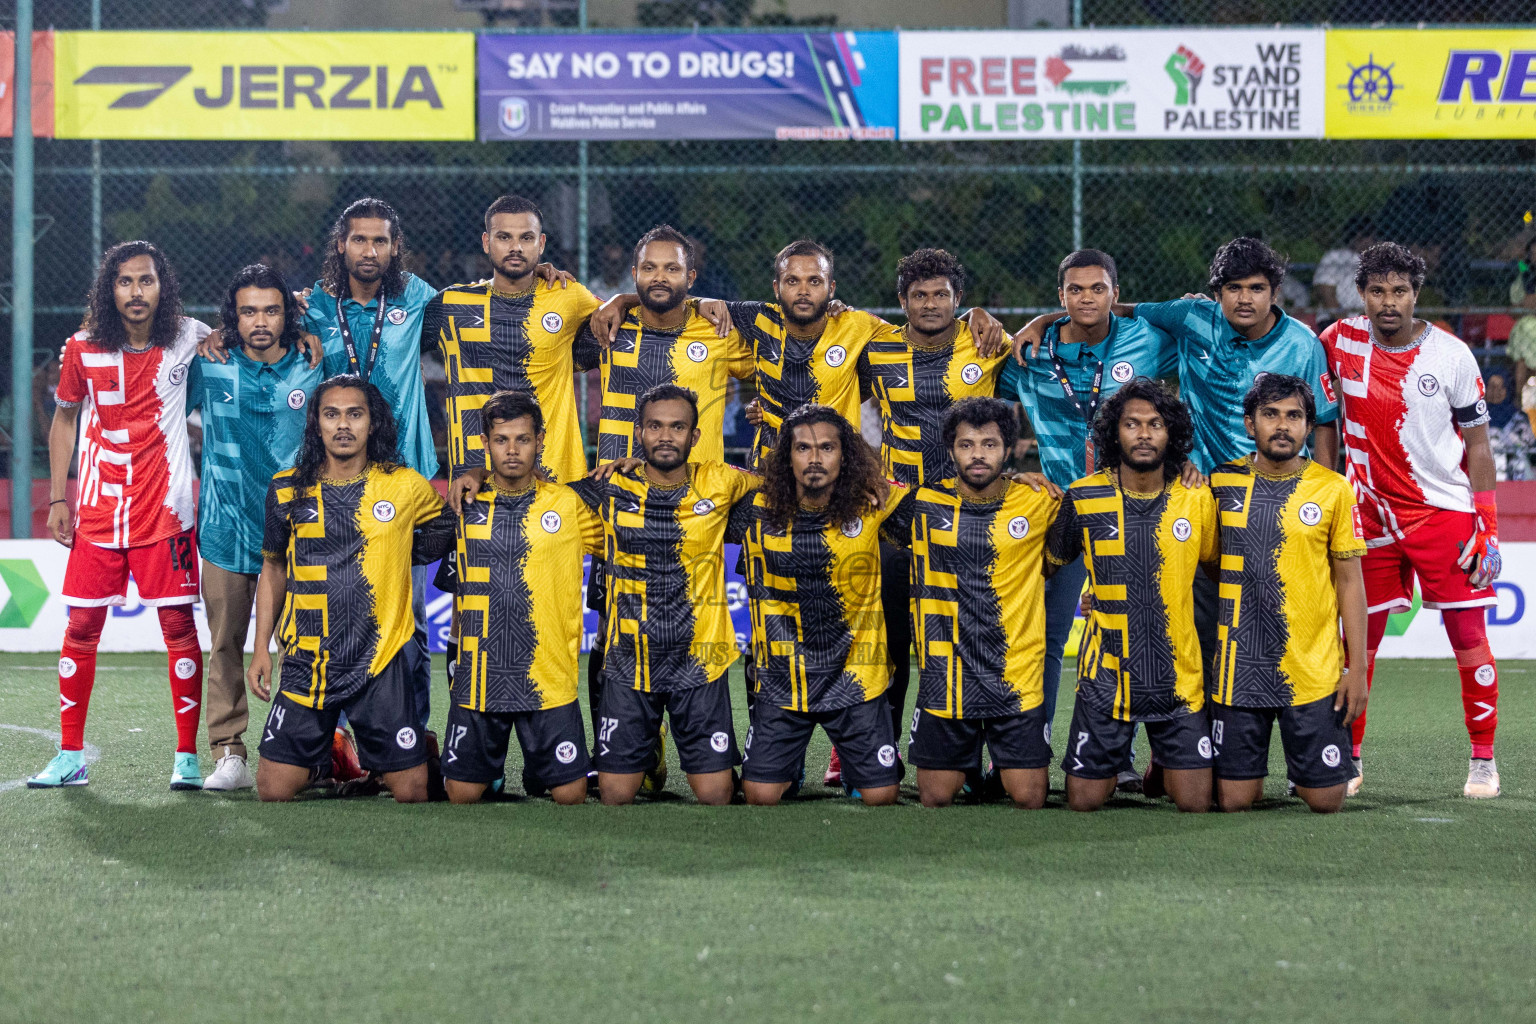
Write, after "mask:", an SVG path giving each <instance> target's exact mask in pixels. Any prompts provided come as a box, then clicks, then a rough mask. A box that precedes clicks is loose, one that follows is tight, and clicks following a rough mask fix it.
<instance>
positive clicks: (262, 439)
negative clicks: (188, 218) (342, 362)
mask: <svg viewBox="0 0 1536 1024" xmlns="http://www.w3.org/2000/svg"><path fill="white" fill-rule="evenodd" d="M222 325H223V326H222V329H223V330H224V331H227V332H229V333H230V334H231V335H233V336H235V337H238V338H239V346H238V347H236V348H232V349H231V350H230V352H229V360H228V361H227V362H224V363H219V362H215V361H213V360H210V359H203V358H198V359H196V360H194V361H193V363H192V370H191V377H190V380H189V383H188V385H187V409H188V411H190V410H192V409H201V410H202V413H203V463H202V485H203V486H202V492H201V500H200V501H199V502H198V508H197V534H198V547H199V548H200V549H201V551H202V556H203V567H202V568H203V600H204V601H205V602H206V604H207V608H208V632H209V633H210V634H211V640H210V644H209V654H208V657H209V664H208V697H207V702H208V746H209V749H211V750H212V751H213V752H214V754H215V755H216V756H217V757H218V767H217V768H216V769H215V770H214V772H213V774H212V775H210V776H208V778H207V779H206V780H205V781H204V782H203V788H204V789H219V790H228V789H249V788H251V787H252V786H254V785H255V784H256V780H255V777H254V776H253V775H252V774H251V770H250V768H249V767H247V764H246V749H245V727H246V725H247V724H248V722H249V716H248V713H247V708H246V698H245V637H246V634H247V633H248V632H249V631H250V627H251V605H252V603H253V602H254V601H255V599H256V580H257V577H258V575H259V574H260V572H261V539H262V533H263V530H264V525H265V524H264V518H265V508H266V498H267V488H268V486H269V485H270V484H271V482H272V477H273V476H274V475H275V474H276V473H277V472H278V471H279V470H282V469H287V468H288V467H289V466H292V465H293V458H294V455H295V454H297V452H298V448H299V441H300V440H302V439H303V437H304V407H305V404H306V403H307V402H308V400H309V393H310V392H311V391H313V390H314V389H315V386H316V385H317V384H319V383H320V370H319V368H318V367H312V366H310V365H309V361H308V360H307V359H306V358H305V356H304V353H303V352H301V351H300V350H299V346H298V341H299V334H300V330H301V328H300V324H299V310H298V304H297V303H296V302H295V301H294V298H293V294H292V293H291V292H290V291H289V290H288V286H287V284H286V283H284V281H283V278H282V275H281V274H279V273H278V272H277V271H275V270H273V269H272V268H270V267H266V266H263V265H261V264H259V263H258V264H252V265H251V266H248V267H244V268H242V269H241V270H240V272H239V273H237V274H236V275H235V279H234V280H233V281H231V282H230V285H229V290H228V291H227V292H226V293H225V297H224V310H223V321H222Z"/></svg>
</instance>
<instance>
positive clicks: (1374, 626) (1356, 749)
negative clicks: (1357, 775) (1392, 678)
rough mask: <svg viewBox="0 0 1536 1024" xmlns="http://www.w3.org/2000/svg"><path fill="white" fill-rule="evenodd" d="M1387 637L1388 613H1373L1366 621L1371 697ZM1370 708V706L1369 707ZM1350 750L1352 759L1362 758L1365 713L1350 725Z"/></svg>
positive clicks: (1368, 685)
mask: <svg viewBox="0 0 1536 1024" xmlns="http://www.w3.org/2000/svg"><path fill="white" fill-rule="evenodd" d="M1386 635H1387V613H1386V612H1372V613H1371V614H1370V615H1369V616H1367V617H1366V620H1365V662H1366V664H1365V693H1366V696H1370V693H1371V683H1373V682H1374V681H1375V679H1376V651H1377V650H1378V649H1380V647H1381V638H1382V637H1384V636H1386ZM1367 706H1369V705H1367ZM1349 731H1350V741H1351V743H1352V744H1353V745H1352V747H1351V748H1350V756H1351V757H1359V756H1360V744H1361V743H1363V742H1364V741H1365V712H1364V711H1362V712H1360V717H1359V718H1357V719H1355V720H1354V721H1353V722H1351V723H1350V726H1349Z"/></svg>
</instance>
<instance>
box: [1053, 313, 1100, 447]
mask: <svg viewBox="0 0 1536 1024" xmlns="http://www.w3.org/2000/svg"><path fill="white" fill-rule="evenodd" d="M1051 367H1052V368H1053V369H1054V370H1055V371H1056V383H1058V384H1060V385H1061V390H1062V391H1063V392H1065V393H1066V396H1067V401H1069V402H1071V403H1072V406H1073V408H1075V409H1076V410H1077V412H1078V415H1079V416H1081V417H1083V419H1084V421H1085V422H1086V423H1087V424H1088V440H1087V442H1086V443H1085V445H1084V448H1083V451H1084V459H1083V462H1084V465H1085V467H1086V468H1085V471H1084V472H1085V475H1091V474H1092V473H1093V471H1094V462H1095V455H1096V453H1095V452H1094V446H1093V418H1094V416H1095V414H1097V413H1098V411H1099V400H1100V397H1101V396H1100V391H1101V390H1102V388H1103V386H1104V360H1102V359H1100V360H1098V361H1097V362H1096V363H1095V365H1094V368H1093V384H1092V386H1091V387H1090V389H1089V392H1088V407H1087V408H1086V409H1085V408H1083V403H1082V402H1080V401H1078V400H1077V389H1076V388H1074V387H1073V386H1072V382H1071V381H1070V380H1068V379H1067V368H1066V366H1065V365H1064V364H1063V363H1062V361H1061V357H1060V356H1058V355H1057V354H1056V342H1055V341H1052V342H1051Z"/></svg>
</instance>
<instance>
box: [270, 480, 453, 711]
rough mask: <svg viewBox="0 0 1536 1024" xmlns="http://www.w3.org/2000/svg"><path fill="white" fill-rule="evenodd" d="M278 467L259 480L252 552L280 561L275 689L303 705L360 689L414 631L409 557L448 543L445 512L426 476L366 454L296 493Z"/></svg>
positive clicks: (435, 553) (425, 559) (429, 555)
mask: <svg viewBox="0 0 1536 1024" xmlns="http://www.w3.org/2000/svg"><path fill="white" fill-rule="evenodd" d="M293 478H294V470H292V469H285V470H283V471H282V472H281V473H278V474H277V475H276V476H274V477H273V478H272V483H271V485H270V486H269V487H268V488H267V525H266V532H265V535H264V536H263V538H262V542H261V548H262V557H263V558H265V559H267V560H268V561H272V562H276V561H280V560H286V562H287V565H288V569H287V573H288V596H287V597H286V598H285V599H284V602H283V617H282V621H281V622H280V623H279V629H280V630H281V635H282V638H283V674H282V681H281V684H280V689H281V690H282V692H283V693H284V694H286V695H287V696H288V697H289V698H290V699H292V700H293V701H294V702H295V703H297V704H302V705H304V706H305V707H312V708H316V709H317V710H318V709H320V708H323V707H325V703H326V701H336V700H342V699H344V698H346V697H350V696H352V695H353V694H355V693H357V692H358V691H359V690H361V689H362V688H363V687H364V686H365V685H366V684H367V682H368V680H369V679H370V678H371V677H373V676H375V675H378V674H379V672H381V671H382V670H383V669H384V667H385V666H386V665H388V664H389V662H390V659H392V658H393V657H394V656H395V655H396V654H398V653H400V648H402V647H404V646H405V645H406V644H407V643H409V642H410V639H411V636H412V634H414V633H415V631H416V618H415V616H414V615H413V614H412V613H411V565H412V564H413V563H414V564H416V565H425V564H427V563H429V562H435V561H437V560H438V559H439V558H441V557H442V556H443V555H444V554H445V553H446V552H447V551H448V549H449V548H450V547H451V546H452V545H453V515H452V513H450V512H449V511H448V508H447V506H445V505H444V504H443V499H442V498H441V497H439V496H438V493H437V491H436V490H434V489H433V487H432V485H431V484H429V483H427V481H426V478H425V477H423V476H422V475H421V474H420V473H417V472H416V471H415V470H413V469H408V468H406V467H404V466H398V467H393V468H386V467H384V466H381V465H379V464H378V463H373V464H372V465H370V466H369V467H368V468H367V469H366V470H365V471H363V472H362V473H360V474H358V475H357V476H355V477H352V478H350V479H347V480H322V481H320V482H319V483H317V484H315V485H314V486H313V487H311V488H309V490H308V492H307V493H306V494H304V495H300V494H298V491H297V488H296V487H295V486H294V479H293Z"/></svg>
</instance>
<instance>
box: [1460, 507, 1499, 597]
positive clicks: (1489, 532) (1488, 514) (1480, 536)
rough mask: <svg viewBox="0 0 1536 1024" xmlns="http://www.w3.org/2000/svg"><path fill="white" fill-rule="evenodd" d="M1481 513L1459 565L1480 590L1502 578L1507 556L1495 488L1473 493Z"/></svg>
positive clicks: (1476, 517)
mask: <svg viewBox="0 0 1536 1024" xmlns="http://www.w3.org/2000/svg"><path fill="white" fill-rule="evenodd" d="M1473 499H1474V504H1475V505H1476V507H1477V512H1476V513H1475V514H1474V516H1473V522H1474V524H1475V528H1474V530H1473V532H1472V536H1471V538H1470V539H1468V541H1467V542H1466V543H1465V544H1463V545H1462V546H1461V557H1460V558H1458V559H1457V560H1456V564H1457V565H1458V566H1459V567H1460V568H1461V571H1462V572H1464V573H1466V574H1467V582H1468V583H1469V584H1471V585H1472V586H1473V587H1475V588H1477V589H1482V588H1483V587H1486V586H1488V585H1489V584H1491V583H1492V582H1493V581H1494V580H1496V579H1498V578H1499V572H1500V571H1501V570H1502V569H1503V568H1504V557H1503V556H1502V555H1500V554H1499V518H1498V508H1497V506H1496V505H1495V503H1494V497H1493V492H1492V491H1478V492H1477V494H1475V495H1473Z"/></svg>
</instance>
